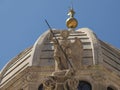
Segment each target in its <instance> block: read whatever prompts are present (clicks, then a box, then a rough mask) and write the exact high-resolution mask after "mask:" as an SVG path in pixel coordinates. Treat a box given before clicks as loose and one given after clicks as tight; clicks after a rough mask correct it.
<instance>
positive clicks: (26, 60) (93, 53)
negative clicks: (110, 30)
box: [0, 16, 120, 90]
mask: <svg viewBox="0 0 120 90" xmlns="http://www.w3.org/2000/svg"><path fill="white" fill-rule="evenodd" d="M70 18H72V19H71V20H73V21H74V20H75V19H74V18H73V16H71V17H70ZM68 24H69V27H71V28H72V27H73V26H71V25H73V24H74V23H73V24H71V22H70V23H68ZM0 90H120V50H119V49H116V48H115V47H113V46H111V45H109V44H108V43H106V42H104V41H101V40H100V39H98V38H97V36H96V35H95V34H94V33H93V31H92V30H90V29H88V28H80V29H78V30H72V29H70V30H52V33H51V32H50V31H49V30H48V31H46V32H45V33H44V34H42V35H41V36H40V37H39V38H38V40H37V41H36V42H35V44H34V45H33V46H32V47H29V48H27V49H26V50H24V51H23V52H21V53H20V54H19V55H18V56H16V57H15V58H13V59H12V60H11V61H9V62H8V63H7V64H6V66H5V67H4V68H3V69H2V71H1V72H0Z"/></svg>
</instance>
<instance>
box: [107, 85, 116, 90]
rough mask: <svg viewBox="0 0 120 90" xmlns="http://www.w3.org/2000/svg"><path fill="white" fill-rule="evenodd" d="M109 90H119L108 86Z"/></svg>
mask: <svg viewBox="0 0 120 90" xmlns="http://www.w3.org/2000/svg"><path fill="white" fill-rule="evenodd" d="M107 90H117V89H116V88H115V87H113V86H108V87H107Z"/></svg>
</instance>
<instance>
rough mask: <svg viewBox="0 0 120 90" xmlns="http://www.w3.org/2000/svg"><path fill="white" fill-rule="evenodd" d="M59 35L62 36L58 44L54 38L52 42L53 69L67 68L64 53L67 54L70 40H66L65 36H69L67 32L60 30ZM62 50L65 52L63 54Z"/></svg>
mask: <svg viewBox="0 0 120 90" xmlns="http://www.w3.org/2000/svg"><path fill="white" fill-rule="evenodd" d="M61 36H62V38H60V40H59V44H58V43H57V42H56V40H55V39H54V40H53V42H54V60H55V71H59V70H67V69H69V65H68V61H67V59H66V57H65V54H66V55H67V52H68V48H69V45H70V41H68V40H67V38H68V36H69V32H68V31H62V32H61ZM60 47H61V48H62V49H61V48H60ZM63 51H64V52H65V54H64V53H63ZM67 56H68V55H67Z"/></svg>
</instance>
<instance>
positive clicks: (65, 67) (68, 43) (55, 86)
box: [43, 30, 83, 90]
mask: <svg viewBox="0 0 120 90" xmlns="http://www.w3.org/2000/svg"><path fill="white" fill-rule="evenodd" d="M69 34H70V31H67V30H64V31H61V33H60V36H61V37H60V38H59V39H57V40H56V39H54V37H52V41H53V45H54V56H53V57H54V60H55V72H53V73H52V75H51V76H49V77H48V78H47V79H46V80H45V81H44V82H43V86H44V89H45V90H77V87H78V84H79V81H78V80H77V79H75V78H74V76H75V72H76V71H77V70H80V67H81V61H82V56H83V47H82V43H81V41H80V39H79V38H74V39H72V40H70V39H68V36H69ZM66 56H67V58H66ZM68 60H69V61H68ZM71 63H72V64H71ZM70 64H71V65H72V66H71V67H70Z"/></svg>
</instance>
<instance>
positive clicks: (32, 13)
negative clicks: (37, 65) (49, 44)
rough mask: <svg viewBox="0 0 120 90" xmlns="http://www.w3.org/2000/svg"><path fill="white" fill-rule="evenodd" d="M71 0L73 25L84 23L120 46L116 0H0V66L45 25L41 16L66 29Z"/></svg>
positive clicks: (118, 1)
mask: <svg viewBox="0 0 120 90" xmlns="http://www.w3.org/2000/svg"><path fill="white" fill-rule="evenodd" d="M71 1H72V2H73V5H74V9H75V11H76V15H75V17H76V18H77V20H78V22H79V25H78V27H77V28H82V27H88V28H90V29H92V30H93V31H94V32H95V33H96V34H97V36H98V37H99V38H100V39H101V40H103V41H105V42H108V43H110V44H112V45H113V46H115V47H117V48H120V0H0V69H2V67H3V66H4V65H5V64H6V63H7V62H8V61H9V60H11V59H12V58H13V57H15V56H16V55H17V54H19V53H20V52H21V51H23V50H24V49H25V48H27V47H29V46H32V45H33V44H34V42H35V41H36V39H37V38H38V37H39V36H40V35H41V34H42V33H44V32H45V31H46V30H47V29H48V27H47V25H46V23H45V21H44V19H47V20H48V22H49V24H50V25H51V27H52V28H56V29H67V27H66V26H65V20H66V19H67V18H68V16H67V12H68V9H69V7H70V6H71Z"/></svg>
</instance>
